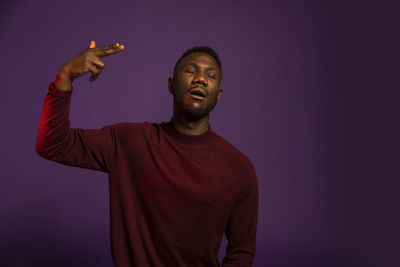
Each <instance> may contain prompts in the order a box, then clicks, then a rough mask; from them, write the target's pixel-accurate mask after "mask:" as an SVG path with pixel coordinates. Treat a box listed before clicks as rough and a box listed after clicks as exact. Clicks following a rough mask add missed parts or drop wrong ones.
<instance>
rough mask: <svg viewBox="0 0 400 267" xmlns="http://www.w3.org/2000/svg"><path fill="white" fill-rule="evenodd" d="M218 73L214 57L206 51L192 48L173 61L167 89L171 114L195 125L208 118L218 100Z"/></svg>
mask: <svg viewBox="0 0 400 267" xmlns="http://www.w3.org/2000/svg"><path fill="white" fill-rule="evenodd" d="M221 77H222V70H221V62H220V61H219V58H218V55H217V53H216V52H215V51H214V50H213V49H212V48H210V47H194V48H192V49H189V50H187V51H186V52H185V53H184V54H183V55H182V56H181V57H180V58H179V59H178V61H177V63H176V64H175V68H174V76H173V78H169V80H168V89H169V91H170V93H171V94H173V96H174V114H175V113H176V112H179V113H181V114H182V115H185V116H186V117H187V118H188V119H190V120H193V121H196V120H199V119H201V118H203V117H205V116H208V115H209V113H210V111H211V110H213V108H214V107H215V105H216V103H217V101H218V100H219V98H220V96H221V92H222V89H220V88H219V86H220V83H221Z"/></svg>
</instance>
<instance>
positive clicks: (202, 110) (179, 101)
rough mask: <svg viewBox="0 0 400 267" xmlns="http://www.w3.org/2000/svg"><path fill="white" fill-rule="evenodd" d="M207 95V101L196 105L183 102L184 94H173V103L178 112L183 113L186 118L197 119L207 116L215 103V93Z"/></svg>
mask: <svg viewBox="0 0 400 267" xmlns="http://www.w3.org/2000/svg"><path fill="white" fill-rule="evenodd" d="M209 97H210V100H209V102H207V103H205V104H204V105H199V106H196V105H193V103H185V102H184V99H185V96H178V95H176V94H174V105H175V106H176V107H177V108H178V109H179V112H181V113H183V114H184V115H185V116H186V117H187V118H188V120H189V121H198V120H200V119H202V118H204V117H205V116H207V115H208V114H209V113H210V112H211V111H212V110H213V109H214V107H215V105H216V104H217V101H218V99H217V95H215V96H209ZM195 101H196V100H195ZM203 101H206V100H203Z"/></svg>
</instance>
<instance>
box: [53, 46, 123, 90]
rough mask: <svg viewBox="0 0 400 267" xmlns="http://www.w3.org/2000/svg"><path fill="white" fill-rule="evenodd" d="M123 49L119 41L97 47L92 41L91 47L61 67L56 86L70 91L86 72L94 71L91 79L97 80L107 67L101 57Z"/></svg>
mask: <svg viewBox="0 0 400 267" xmlns="http://www.w3.org/2000/svg"><path fill="white" fill-rule="evenodd" d="M123 49H124V46H123V45H120V44H118V43H116V44H112V45H106V46H100V47H96V43H95V42H94V41H91V42H90V46H89V48H87V49H85V50H83V51H82V52H81V53H79V54H78V55H77V56H75V57H73V58H72V59H70V60H69V61H68V62H67V63H65V64H64V65H63V66H62V67H61V68H60V70H59V71H58V74H57V78H56V80H55V82H54V84H55V86H57V88H59V89H60V90H64V91H69V90H71V85H72V81H73V80H74V79H75V78H78V77H79V76H81V75H83V74H85V73H86V72H91V73H92V76H91V77H90V79H89V80H90V81H94V80H96V79H97V77H99V75H100V73H101V71H102V70H103V69H104V67H105V64H104V63H103V62H102V61H101V60H100V58H103V57H106V56H109V55H113V54H115V53H118V52H120V51H122V50H123Z"/></svg>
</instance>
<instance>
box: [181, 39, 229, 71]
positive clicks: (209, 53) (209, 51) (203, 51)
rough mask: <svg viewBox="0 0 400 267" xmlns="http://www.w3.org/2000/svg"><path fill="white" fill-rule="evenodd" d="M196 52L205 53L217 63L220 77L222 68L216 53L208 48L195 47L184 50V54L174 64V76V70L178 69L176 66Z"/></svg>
mask: <svg viewBox="0 0 400 267" xmlns="http://www.w3.org/2000/svg"><path fill="white" fill-rule="evenodd" d="M196 52H202V53H206V54H208V55H210V56H212V57H213V58H214V59H215V61H216V62H217V64H218V67H219V70H220V72H221V76H222V67H221V61H220V60H219V56H218V54H217V52H215V50H214V49H212V48H211V47H209V46H196V47H193V48H190V49H188V50H186V52H185V53H183V54H182V56H181V57H180V58H179V59H178V61H177V62H176V64H175V67H174V75H175V71H176V68H177V67H178V65H179V63H180V62H181V61H182V59H183V58H185V57H187V56H188V55H190V54H192V53H196Z"/></svg>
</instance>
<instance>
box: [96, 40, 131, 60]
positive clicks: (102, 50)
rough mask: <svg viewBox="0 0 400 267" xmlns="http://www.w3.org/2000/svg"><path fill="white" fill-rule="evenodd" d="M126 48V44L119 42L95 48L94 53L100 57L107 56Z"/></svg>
mask: <svg viewBox="0 0 400 267" xmlns="http://www.w3.org/2000/svg"><path fill="white" fill-rule="evenodd" d="M124 48H125V47H124V45H120V44H119V43H116V44H112V45H106V46H100V47H97V48H95V50H94V54H95V55H96V56H98V57H106V56H109V55H113V54H115V53H118V52H121V51H122V50H123V49H124Z"/></svg>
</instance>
